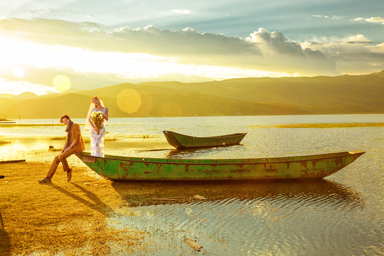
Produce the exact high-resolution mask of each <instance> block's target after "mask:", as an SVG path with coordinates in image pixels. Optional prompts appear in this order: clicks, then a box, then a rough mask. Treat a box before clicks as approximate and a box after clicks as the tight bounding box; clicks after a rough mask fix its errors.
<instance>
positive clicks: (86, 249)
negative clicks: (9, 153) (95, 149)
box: [0, 163, 145, 255]
mask: <svg viewBox="0 0 384 256" xmlns="http://www.w3.org/2000/svg"><path fill="white" fill-rule="evenodd" d="M49 166H50V164H48V163H17V164H1V165H0V174H1V175H5V179H0V255H14V254H23V255H24V254H27V255H28V254H31V253H37V254H39V255H52V254H56V253H59V252H62V253H64V254H65V255H83V254H91V255H109V254H111V251H112V247H116V246H113V244H118V247H119V248H120V249H121V250H122V251H124V252H126V253H128V252H131V251H133V250H139V251H140V252H143V250H144V249H145V248H143V243H142V238H143V233H142V232H139V231H135V230H129V229H125V230H116V229H114V228H112V227H109V226H108V225H107V218H108V217H109V216H111V215H113V214H121V213H124V214H130V208H129V207H128V205H127V203H126V201H124V200H123V199H122V197H121V196H120V195H119V194H118V193H117V192H116V190H115V189H113V187H112V186H111V181H108V180H105V179H103V178H99V177H92V176H90V175H89V174H88V170H87V169H86V168H82V167H81V168H74V170H73V171H74V177H73V179H72V182H67V181H66V173H64V172H63V171H62V168H61V166H60V167H59V168H58V170H57V172H56V174H55V176H54V178H53V179H52V181H53V182H52V183H51V184H39V183H38V179H42V178H44V177H45V175H46V173H47V170H48V169H49ZM114 249H115V248H114ZM144 251H145V250H144Z"/></svg>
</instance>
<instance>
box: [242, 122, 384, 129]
mask: <svg viewBox="0 0 384 256" xmlns="http://www.w3.org/2000/svg"><path fill="white" fill-rule="evenodd" d="M249 127H251V128H353V127H384V123H309V124H280V125H250V126H249Z"/></svg>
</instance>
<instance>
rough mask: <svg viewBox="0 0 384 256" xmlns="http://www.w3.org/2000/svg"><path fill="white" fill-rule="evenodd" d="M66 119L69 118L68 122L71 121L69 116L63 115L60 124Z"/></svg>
mask: <svg viewBox="0 0 384 256" xmlns="http://www.w3.org/2000/svg"><path fill="white" fill-rule="evenodd" d="M64 118H68V120H71V118H69V116H68V115H63V116H61V117H60V123H63V119H64Z"/></svg>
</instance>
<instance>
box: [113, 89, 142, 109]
mask: <svg viewBox="0 0 384 256" xmlns="http://www.w3.org/2000/svg"><path fill="white" fill-rule="evenodd" d="M116 101H117V105H118V106H119V108H120V110H121V111H124V112H125V113H128V114H132V113H134V112H136V111H137V110H138V109H139V108H140V106H141V96H140V93H138V92H137V91H136V90H133V89H125V90H122V91H121V92H120V93H119V94H118V95H117V100H116Z"/></svg>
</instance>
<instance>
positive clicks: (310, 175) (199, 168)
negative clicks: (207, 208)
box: [77, 151, 365, 181]
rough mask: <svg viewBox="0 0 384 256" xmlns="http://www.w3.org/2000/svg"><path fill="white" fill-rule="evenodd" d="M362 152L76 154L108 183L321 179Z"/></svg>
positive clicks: (342, 166)
mask: <svg viewBox="0 0 384 256" xmlns="http://www.w3.org/2000/svg"><path fill="white" fill-rule="evenodd" d="M364 153H365V151H347V152H339V153H331V154H320V155H307V156H292V157H273V158H250V159H165V158H136V157H124V156H112V155H105V157H94V156H91V155H90V153H86V152H83V153H81V154H77V157H79V158H80V160H82V161H83V162H84V163H85V164H86V165H88V166H89V167H90V168H91V169H92V170H94V171H95V172H96V173H98V174H99V175H101V176H103V177H105V178H107V179H110V180H115V181H118V180H123V181H129V180H175V181H185V180H263V179H321V178H324V177H327V176H329V175H331V174H332V173H335V172H337V171H338V170H340V169H342V168H344V167H345V166H347V165H349V164H350V163H352V162H353V161H355V160H356V159H357V158H358V157H359V156H361V155H362V154H364Z"/></svg>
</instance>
